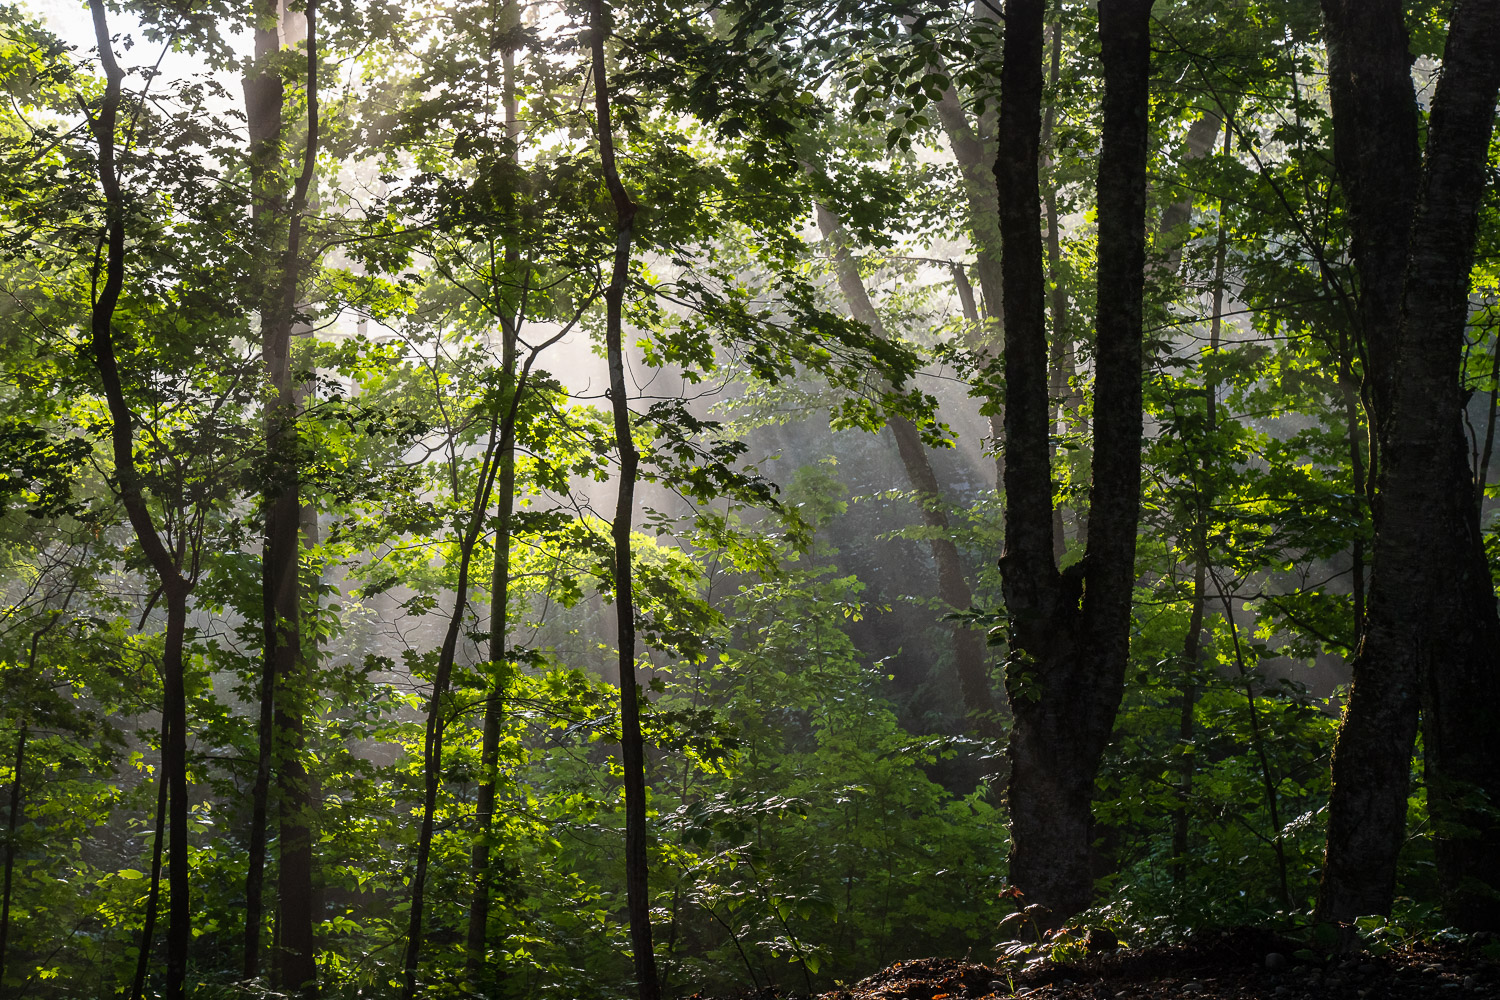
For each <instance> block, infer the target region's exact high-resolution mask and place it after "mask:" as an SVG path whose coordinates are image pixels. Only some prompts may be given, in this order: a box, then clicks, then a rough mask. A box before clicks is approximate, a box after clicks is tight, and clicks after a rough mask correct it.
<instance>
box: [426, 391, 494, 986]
mask: <svg viewBox="0 0 1500 1000" xmlns="http://www.w3.org/2000/svg"><path fill="white" fill-rule="evenodd" d="M505 419H506V421H507V422H508V423H510V424H511V425H512V426H513V424H514V420H515V406H514V405H512V406H511V411H510V415H509V416H508V417H506V418H505ZM500 423H501V421H500V418H498V417H497V418H496V419H495V420H494V421H492V422H491V424H490V432H489V440H488V442H487V443H486V444H485V450H484V461H483V462H482V464H481V466H480V469H479V476H478V481H477V483H476V484H475V487H474V500H473V506H472V507H471V508H470V516H469V523H468V525H466V526H465V528H464V533H463V535H462V537H461V538H460V539H459V561H458V581H457V583H456V585H455V587H454V594H453V613H452V614H451V615H449V617H448V629H447V631H446V632H445V633H444V634H443V645H442V647H441V648H440V649H439V650H438V662H437V669H436V671H435V672H434V674H433V679H432V695H431V697H430V698H429V700H428V703H427V729H426V733H425V736H424V738H423V744H422V779H423V786H422V823H421V827H420V828H419V830H418V833H417V857H416V864H415V865H414V866H413V871H412V877H411V909H410V916H409V918H408V921H407V930H406V955H405V958H404V963H403V967H404V976H405V978H404V985H403V989H402V993H401V995H402V997H403V998H405V1000H413V998H414V997H416V995H417V968H418V964H419V962H420V960H421V953H422V944H423V934H424V927H423V907H424V905H425V902H426V895H425V894H426V890H427V869H428V862H429V860H430V858H431V855H432V837H433V832H434V818H435V816H436V813H437V794H438V788H439V786H440V785H441V784H442V778H443V737H444V734H445V732H446V729H447V719H446V717H445V716H444V711H445V705H444V702H445V700H446V698H447V696H448V688H449V684H450V681H451V680H452V677H453V663H454V661H455V659H456V658H457V655H458V637H459V633H460V632H461V631H462V628H463V616H464V610H465V608H466V607H467V605H468V601H469V567H470V564H471V562H472V560H473V557H474V546H475V544H476V543H477V542H478V541H479V533H480V531H481V529H482V528H483V526H484V522H485V520H486V514H487V513H488V511H489V504H490V493H491V491H492V490H493V488H494V484H495V478H496V475H497V472H498V468H499V460H498V459H499V454H500V450H499V449H497V447H496V446H497V444H498V445H499V446H500V448H501V449H503V448H504V447H505V446H506V445H507V444H508V443H509V442H507V441H505V440H503V439H502V438H501V437H500ZM505 436H506V437H509V436H510V435H509V434H507V435H505ZM455 499H457V498H456V497H455Z"/></svg>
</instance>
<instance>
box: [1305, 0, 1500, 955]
mask: <svg viewBox="0 0 1500 1000" xmlns="http://www.w3.org/2000/svg"><path fill="white" fill-rule="evenodd" d="M1324 14H1325V19H1326V22H1327V25H1328V37H1329V51H1330V74H1329V85H1330V93H1331V95H1332V98H1333V109H1334V125H1335V158H1336V162H1337V166H1338V170H1339V176H1340V180H1341V182H1342V184H1343V186H1344V188H1345V191H1346V194H1347V195H1348V198H1349V202H1350V207H1351V212H1352V215H1353V223H1354V234H1355V263H1356V266H1357V267H1358V269H1359V274H1360V279H1361V286H1360V296H1361V298H1360V303H1359V317H1360V321H1361V326H1362V333H1363V334H1364V336H1365V338H1366V347H1367V352H1368V357H1369V359H1370V370H1371V383H1372V391H1371V398H1372V403H1373V406H1372V418H1373V420H1374V423H1375V425H1376V430H1377V435H1378V438H1379V443H1380V451H1381V453H1382V455H1383V461H1382V463H1381V468H1380V472H1379V483H1380V488H1379V491H1378V494H1377V505H1376V510H1375V521H1376V532H1377V533H1376V540H1375V551H1374V560H1373V562H1374V565H1373V568H1372V572H1371V576H1370V587H1369V612H1368V618H1367V627H1366V630H1365V634H1364V638H1363V642H1362V643H1361V646H1360V649H1359V652H1358V654H1357V655H1356V657H1355V660H1354V664H1353V668H1354V683H1353V687H1352V689H1351V691H1350V699H1349V705H1348V708H1347V710H1346V712H1345V716H1344V722H1343V725H1342V726H1341V728H1340V731H1339V737H1338V743H1337V745H1336V748H1335V751H1334V759H1333V791H1332V794H1331V796H1330V801H1329V819H1328V849H1327V856H1326V860H1325V864H1324V869H1323V881H1322V884H1321V886H1320V892H1319V901H1318V913H1319V916H1320V917H1321V918H1322V919H1325V920H1333V921H1349V920H1352V919H1354V918H1355V917H1358V916H1361V915H1364V914H1368V913H1388V912H1389V911H1390V907H1391V903H1392V900H1393V896H1394V891H1395V882H1396V862H1397V857H1398V854H1399V851H1400V847H1401V844H1402V841H1403V839H1404V830H1405V819H1406V795H1407V775H1408V770H1409V767H1410V761H1411V752H1412V746H1413V742H1414V739H1415V735H1416V729H1417V720H1418V706H1419V704H1420V705H1421V707H1422V708H1423V709H1424V712H1423V715H1424V732H1425V734H1426V764H1427V776H1428V795H1429V800H1430V804H1431V810H1432V814H1433V818H1434V821H1435V824H1434V825H1435V828H1436V831H1437V859H1438V865H1439V876H1440V880H1441V883H1442V887H1443V897H1444V898H1443V903H1444V908H1445V910H1446V911H1447V913H1448V916H1449V919H1451V920H1453V921H1454V922H1455V923H1456V924H1458V925H1460V926H1464V927H1469V928H1473V929H1482V928H1494V927H1496V926H1497V925H1500V905H1497V903H1496V897H1495V895H1494V892H1493V890H1494V887H1495V885H1496V882H1497V878H1496V875H1495V873H1494V869H1493V859H1494V857H1495V852H1496V850H1497V840H1500V832H1497V829H1496V824H1495V823H1494V822H1493V820H1492V819H1490V818H1488V817H1486V816H1485V815H1484V814H1483V810H1482V809H1480V810H1475V809H1474V808H1473V807H1472V806H1471V805H1470V804H1469V803H1467V802H1465V801H1463V799H1464V796H1465V795H1470V796H1472V795H1473V794H1474V793H1481V795H1480V797H1481V798H1482V796H1483V795H1485V794H1487V795H1488V796H1490V801H1491V802H1493V801H1500V775H1497V772H1500V737H1497V735H1496V732H1495V726H1494V724H1493V710H1494V709H1493V706H1494V704H1495V703H1496V697H1497V691H1496V687H1497V683H1500V681H1497V676H1500V662H1497V658H1500V619H1497V614H1496V607H1495V599H1494V592H1493V586H1492V583H1491V581H1490V576H1489V572H1488V565H1487V561H1486V559H1485V555H1484V550H1483V544H1482V539H1481V536H1480V533H1479V525H1478V515H1477V508H1476V505H1475V503H1474V494H1473V482H1472V478H1471V475H1470V470H1469V468H1468V461H1467V457H1466V450H1467V449H1466V447H1465V441H1464V430H1463V423H1462V414H1463V404H1464V396H1463V393H1462V389H1461V382H1460V375H1461V363H1462V348H1463V338H1464V332H1465V327H1466V325H1467V320H1468V289H1469V272H1470V265H1471V263H1472V259H1473V252H1474V241H1475V233H1476V228H1477V218H1476V213H1477V209H1478V205H1479V200H1480V197H1481V195H1482V193H1483V190H1484V169H1485V162H1486V156H1487V153H1488V146H1489V138H1490V132H1491V127H1492V123H1493V116H1494V106H1495V97H1496V91H1497V87H1500V60H1497V59H1496V58H1495V52H1494V39H1495V38H1496V37H1497V34H1500V7H1497V5H1495V4H1494V3H1488V2H1474V0H1469V2H1463V3H1459V4H1457V5H1456V7H1455V10H1454V14H1453V20H1452V23H1451V24H1450V26H1449V33H1448V41H1447V46H1446V49H1445V52H1444V56H1443V74H1442V77H1441V78H1440V80H1439V83H1438V88H1437V91H1436V94H1435V96H1434V99H1433V105H1432V115H1431V119H1430V122H1429V126H1428V140H1427V152H1426V155H1425V161H1424V162H1423V164H1422V168H1421V172H1420V175H1419V174H1418V168H1417V163H1418V159H1417V146H1416V120H1417V112H1416V103H1415V98H1414V94H1413V91H1412V85H1411V80H1410V76H1409V73H1408V65H1409V57H1408V55H1407V45H1406V36H1405V29H1404V23H1403V20H1402V14H1403V9H1402V7H1401V5H1400V4H1399V3H1395V2H1392V0H1380V2H1379V3H1374V4H1372V3H1359V4H1354V3H1348V2H1341V0H1326V2H1325V3H1324ZM1393 136H1394V141H1393V139H1392V137H1393ZM1403 217H1404V218H1405V219H1406V220H1408V221H1407V224H1406V225H1402V221H1403Z"/></svg>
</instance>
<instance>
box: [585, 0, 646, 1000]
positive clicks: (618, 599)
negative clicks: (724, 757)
mask: <svg viewBox="0 0 1500 1000" xmlns="http://www.w3.org/2000/svg"><path fill="white" fill-rule="evenodd" d="M609 30H610V14H609V6H608V4H607V3H606V2H605V0H594V2H593V3H591V4H590V6H589V31H590V34H591V36H592V37H591V43H592V45H591V48H592V56H593V71H594V115H595V122H594V124H595V136H596V138H597V140H598V142H599V158H600V163H601V168H602V171H603V174H604V182H605V185H606V186H607V187H608V188H609V193H610V198H611V199H612V200H613V201H614V206H615V253H614V266H613V269H612V272H611V276H610V283H609V287H608V288H607V289H606V290H605V292H604V304H605V328H604V343H605V351H606V354H607V357H608V361H609V395H610V405H611V409H612V411H613V414H614V425H615V446H616V448H617V449H618V450H619V454H620V473H619V494H618V496H617V498H616V500H615V519H614V525H613V535H614V544H615V565H614V585H615V619H616V622H617V625H618V633H617V639H616V643H617V645H618V646H619V668H620V764H621V767H622V768H623V769H624V772H625V774H624V785H625V894H626V900H627V903H626V905H627V908H628V909H629V913H630V948H631V952H632V954H633V955H634V958H635V975H636V989H637V993H638V995H639V997H640V1000H658V998H659V997H660V996H661V988H660V985H659V982H658V980H657V975H656V953H655V951H654V949H653V946H652V942H651V895H650V891H651V889H650V881H649V878H648V871H647V859H646V757H645V744H644V741H643V740H642V738H641V716H640V701H639V698H640V695H639V691H638V686H637V684H636V681H635V598H634V595H633V593H632V591H631V581H632V577H633V574H632V571H631V564H630V560H631V553H630V526H631V524H630V522H631V518H632V516H633V513H634V509H635V479H636V472H637V467H638V465H639V463H640V454H639V453H638V452H637V450H636V447H635V441H634V438H633V437H632V434H631V427H630V397H629V390H628V389H627V387H626V385H625V354H624V350H623V348H622V345H621V340H622V329H621V327H622V324H623V316H622V313H623V311H624V303H625V286H626V284H627V283H628V281H629V278H630V252H631V243H632V241H633V240H634V236H635V216H636V210H637V206H636V204H635V203H634V202H632V201H631V200H630V195H629V194H628V193H627V192H626V191H625V186H624V184H622V183H621V182H620V174H619V171H618V169H617V168H616V166H615V140H614V133H613V125H612V124H611V121H610V96H609V83H608V76H607V72H606V70H607V64H606V60H605V53H604V40H605V38H606V37H607V36H608V34H609Z"/></svg>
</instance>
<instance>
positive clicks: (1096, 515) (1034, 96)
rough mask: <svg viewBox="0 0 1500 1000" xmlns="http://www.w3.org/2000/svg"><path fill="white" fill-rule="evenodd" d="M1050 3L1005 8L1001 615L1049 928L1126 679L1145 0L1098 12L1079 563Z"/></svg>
mask: <svg viewBox="0 0 1500 1000" xmlns="http://www.w3.org/2000/svg"><path fill="white" fill-rule="evenodd" d="M1045 9H1046V5H1045V4H1043V3H1040V2H1037V0H1011V2H1010V3H1008V4H1007V5H1006V39H1005V56H1004V63H1003V67H1002V70H1001V76H1000V81H1001V82H1000V86H1001V98H1000V126H999V148H1000V150H1001V154H1000V157H999V158H998V160H997V161H996V166H995V171H996V176H997V179H998V183H999V187H1000V189H1001V190H1004V191H1005V192H1006V198H1005V199H1004V200H1003V201H1002V203H1001V210H1000V224H1001V234H1002V237H1003V240H1004V247H1005V254H1004V282H1005V295H1006V299H1005V314H1006V317H1007V322H1008V329H1007V335H1006V350H1005V371H1006V385H1007V407H1006V428H1005V430H1006V443H1007V461H1006V492H1007V497H1008V508H1009V509H1008V516H1007V521H1006V544H1005V555H1004V556H1003V557H1002V558H1001V561H1000V564H1001V570H1002V573H1003V583H1004V590H1005V601H1006V610H1007V612H1008V615H1009V618H1010V623H1009V624H1010V658H1009V661H1008V664H1007V674H1006V688H1007V692H1008V693H1009V695H1010V701H1011V706H1012V711H1013V713H1014V715H1015V723H1014V727H1013V731H1012V736H1011V746H1010V757H1011V782H1010V794H1009V800H1010V809H1011V839H1012V845H1013V846H1012V854H1011V879H1012V881H1013V882H1014V883H1015V885H1016V886H1017V887H1018V888H1020V889H1021V890H1022V891H1023V892H1024V893H1025V895H1026V898H1027V900H1028V901H1029V902H1031V903H1033V904H1040V905H1041V906H1043V907H1045V908H1046V909H1047V910H1048V911H1050V914H1049V915H1047V916H1045V917H1044V918H1043V920H1042V922H1043V923H1045V924H1048V925H1055V924H1056V923H1058V922H1060V921H1061V920H1063V919H1065V918H1067V917H1068V916H1071V915H1072V914H1074V913H1077V912H1079V911H1080V910H1082V909H1084V908H1086V907H1087V906H1088V905H1089V903H1090V901H1091V899H1092V895H1093V880H1092V874H1091V869H1090V857H1089V856H1090V847H1091V843H1090V841H1091V815H1090V803H1091V800H1092V797H1093V789H1094V778H1095V776H1096V774H1097V773H1098V768H1099V762H1100V758H1101V756H1102V754H1103V751H1104V748H1105V746H1106V745H1107V744H1108V742H1109V737H1110V732H1111V730H1112V728H1113V724H1114V717H1115V713H1116V711H1117V710H1118V708H1119V702H1120V696H1121V693H1122V691H1123V688H1124V673H1125V663H1126V657H1127V654H1128V637H1129V624H1130V602H1131V595H1132V591H1133V584H1134V576H1135V567H1134V557H1135V533H1136V526H1137V521H1138V516H1139V506H1140V437H1141V426H1142V425H1141V310H1142V293H1143V289H1144V281H1145V270H1144V269H1145V195H1146V141H1147V130H1148V114H1147V112H1148V100H1147V98H1148V82H1149V80H1148V78H1149V71H1150V30H1149V29H1150V21H1149V16H1150V10H1151V3H1150V0H1129V2H1119V3H1112V4H1107V5H1105V6H1104V7H1102V8H1101V10H1100V27H1099V35H1100V41H1101V43H1102V47H1103V55H1104V74H1105V97H1104V146H1103V151H1102V154H1101V157H1100V165H1099V292H1098V294H1099V306H1098V318H1097V326H1098V337H1099V348H1098V362H1097V377H1096V381H1095V396H1094V398H1095V405H1094V410H1095V421H1094V463H1093V497H1092V503H1091V507H1092V516H1091V526H1090V533H1089V540H1088V548H1087V552H1086V555H1085V557H1084V560H1083V562H1082V563H1080V564H1078V565H1076V566H1074V567H1071V568H1070V570H1069V571H1067V572H1066V573H1059V572H1058V570H1057V565H1056V563H1055V561H1054V556H1053V521H1052V477H1051V468H1050V464H1051V463H1050V459H1049V455H1048V438H1049V436H1050V432H1051V424H1052V419H1051V417H1052V410H1051V407H1050V405H1049V403H1048V399H1047V395H1048V393H1047V390H1048V383H1047V360H1048V358H1047V354H1048V351H1047V324H1046V310H1045V303H1044V300H1045V294H1046V282H1045V275H1044V273H1043V268H1042V245H1041V234H1040V226H1039V220H1040V215H1041V205H1040V199H1039V189H1038V180H1039V178H1038V158H1039V148H1038V147H1039V136H1040V132H1041V94H1042V22H1043V17H1044V14H1045Z"/></svg>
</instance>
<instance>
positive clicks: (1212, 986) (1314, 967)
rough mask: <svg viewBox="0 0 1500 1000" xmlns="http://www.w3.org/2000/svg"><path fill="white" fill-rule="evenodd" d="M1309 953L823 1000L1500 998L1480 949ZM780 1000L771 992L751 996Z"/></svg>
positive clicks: (946, 970) (1139, 957)
mask: <svg viewBox="0 0 1500 1000" xmlns="http://www.w3.org/2000/svg"><path fill="white" fill-rule="evenodd" d="M1300 948H1301V946H1300V945H1298V944H1296V943H1295V942H1292V941H1289V940H1287V939H1286V938H1283V937H1280V936H1278V935H1276V934H1273V933H1271V932H1269V931H1265V930H1259V929H1256V928H1237V929H1234V930H1229V931H1221V932H1217V933H1212V934H1204V935H1199V936H1197V937H1194V938H1192V939H1190V940H1188V941H1187V942H1185V943H1183V944H1180V945H1171V946H1159V947H1150V948H1132V949H1128V950H1123V951H1119V952H1117V953H1115V954H1111V955H1100V956H1097V957H1093V958H1089V959H1087V960H1085V961H1083V962H1078V963H1073V964H1067V965H1062V964H1054V963H1051V962H1045V963H1042V964H1041V965H1039V966H1036V967H1034V968H1032V969H1028V970H1026V971H1025V972H1023V973H1014V974H1012V973H1010V972H1009V971H1007V970H1005V969H996V968H991V967H989V966H985V965H977V964H974V963H972V962H963V961H959V960H958V959H952V958H920V959H915V960H913V961H909V962H897V963H896V964H895V965H892V966H890V967H889V968H887V969H882V970H881V971H880V972H877V973H875V974H874V975H872V976H869V977H867V978H865V979H862V980H860V981H859V982H858V983H855V984H854V985H853V986H850V987H845V988H843V989H838V990H833V991H832V992H829V993H824V994H822V995H821V996H820V997H819V998H818V1000H1500V963H1497V962H1495V961H1493V960H1490V959H1487V958H1485V957H1483V956H1482V955H1481V954H1480V953H1479V950H1478V949H1477V948H1464V947H1460V946H1456V945H1449V946H1442V947H1434V946H1413V947H1407V948H1400V949H1397V950H1395V951H1391V952H1388V953H1386V954H1384V955H1379V956H1375V955H1368V954H1358V955H1343V956H1334V957H1329V958H1323V957H1319V958H1314V959H1308V960H1299V959H1297V958H1295V957H1294V955H1295V954H1296V953H1297V952H1298V951H1299V950H1300ZM1303 954H1304V955H1306V954H1307V953H1306V952H1303ZM781 996H783V995H779V994H776V993H774V992H772V991H770V990H762V991H759V992H756V993H750V994H744V995H743V997H742V1000H752V998H753V1000H777V998H778V997H781ZM697 1000H708V998H706V997H701V996H699V997H698V998H697ZM784 1000H794V995H784Z"/></svg>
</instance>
